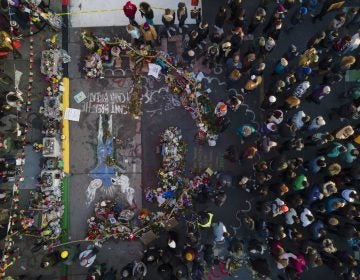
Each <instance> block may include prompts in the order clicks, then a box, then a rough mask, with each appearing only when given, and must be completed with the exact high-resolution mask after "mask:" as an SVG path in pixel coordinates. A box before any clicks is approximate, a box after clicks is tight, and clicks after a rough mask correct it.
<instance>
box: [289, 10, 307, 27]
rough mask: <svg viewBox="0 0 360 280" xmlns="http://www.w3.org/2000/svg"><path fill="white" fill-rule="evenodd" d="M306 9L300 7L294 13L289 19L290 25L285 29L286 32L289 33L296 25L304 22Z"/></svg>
mask: <svg viewBox="0 0 360 280" xmlns="http://www.w3.org/2000/svg"><path fill="white" fill-rule="evenodd" d="M307 13H308V9H307V8H306V7H304V6H302V7H300V9H299V10H298V11H296V12H295V13H294V14H293V15H292V16H291V19H290V23H291V25H290V26H289V27H288V28H287V29H286V32H290V31H291V30H292V29H294V28H295V27H296V26H297V25H298V24H301V23H302V22H303V21H304V18H305V15H307Z"/></svg>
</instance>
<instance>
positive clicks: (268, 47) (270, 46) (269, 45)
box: [264, 37, 276, 53]
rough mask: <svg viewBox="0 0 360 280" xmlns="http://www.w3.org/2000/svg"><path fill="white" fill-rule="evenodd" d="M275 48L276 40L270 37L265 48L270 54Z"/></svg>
mask: <svg viewBox="0 0 360 280" xmlns="http://www.w3.org/2000/svg"><path fill="white" fill-rule="evenodd" d="M275 46H276V42H275V40H274V39H273V38H271V37H268V38H267V40H266V41H265V46H264V49H265V52H266V53H270V52H271V51H272V50H273V49H274V48H275Z"/></svg>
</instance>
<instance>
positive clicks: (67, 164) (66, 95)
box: [61, 78, 70, 174]
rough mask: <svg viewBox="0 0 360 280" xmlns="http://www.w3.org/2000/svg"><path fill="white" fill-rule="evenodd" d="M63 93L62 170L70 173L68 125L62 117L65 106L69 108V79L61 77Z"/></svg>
mask: <svg viewBox="0 0 360 280" xmlns="http://www.w3.org/2000/svg"><path fill="white" fill-rule="evenodd" d="M63 85H64V93H63V98H62V105H63V106H62V107H63V108H62V110H63V120H62V141H61V145H62V153H63V154H62V158H63V162H64V172H65V173H67V174H69V173H70V127H69V121H68V120H65V119H64V116H65V111H66V108H69V97H70V81H69V78H63Z"/></svg>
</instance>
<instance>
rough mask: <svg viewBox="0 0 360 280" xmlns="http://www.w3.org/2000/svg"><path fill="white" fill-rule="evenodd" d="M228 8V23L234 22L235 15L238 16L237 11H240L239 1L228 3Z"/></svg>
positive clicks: (234, 0)
mask: <svg viewBox="0 0 360 280" xmlns="http://www.w3.org/2000/svg"><path fill="white" fill-rule="evenodd" d="M228 7H229V10H230V13H231V14H230V18H229V21H231V22H233V21H235V19H236V17H237V15H238V14H239V10H240V9H241V0H230V1H228Z"/></svg>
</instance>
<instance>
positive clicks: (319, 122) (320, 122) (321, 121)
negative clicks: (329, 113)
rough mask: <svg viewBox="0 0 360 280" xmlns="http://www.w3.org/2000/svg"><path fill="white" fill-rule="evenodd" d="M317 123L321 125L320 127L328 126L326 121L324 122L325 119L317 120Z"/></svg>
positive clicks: (319, 118)
mask: <svg viewBox="0 0 360 280" xmlns="http://www.w3.org/2000/svg"><path fill="white" fill-rule="evenodd" d="M316 122H317V124H319V125H325V124H326V122H325V120H324V118H323V117H318V118H317V120H316Z"/></svg>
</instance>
